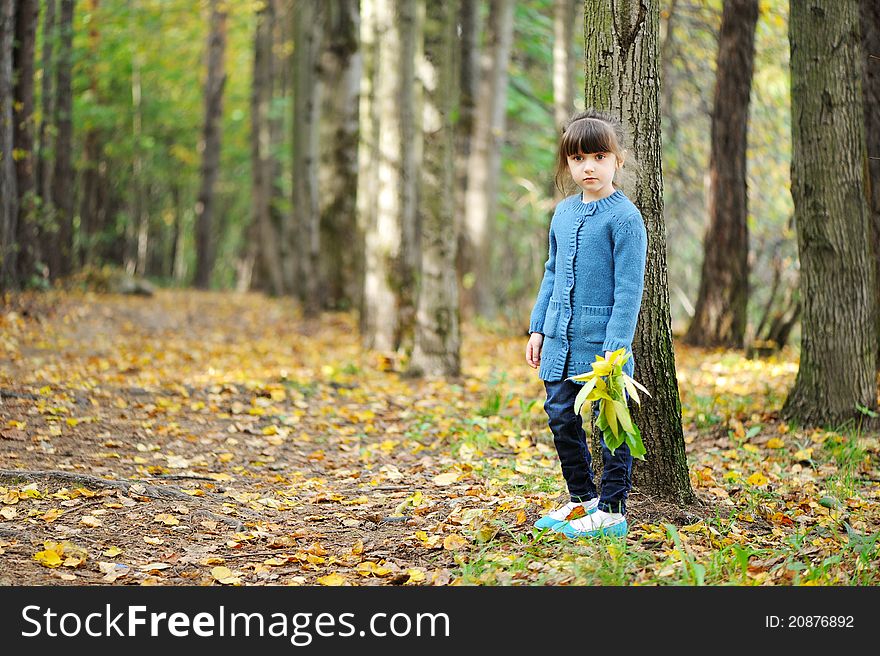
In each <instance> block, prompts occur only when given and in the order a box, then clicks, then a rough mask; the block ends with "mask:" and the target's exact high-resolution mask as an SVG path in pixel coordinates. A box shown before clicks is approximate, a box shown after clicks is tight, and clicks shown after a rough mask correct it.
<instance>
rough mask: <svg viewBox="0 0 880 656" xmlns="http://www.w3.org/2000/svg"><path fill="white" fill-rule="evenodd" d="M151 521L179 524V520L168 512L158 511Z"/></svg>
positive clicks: (167, 524) (170, 524)
mask: <svg viewBox="0 0 880 656" xmlns="http://www.w3.org/2000/svg"><path fill="white" fill-rule="evenodd" d="M153 521H154V522H161V523H162V524H165V526H177V525H178V524H180V520H179V519H177V517H175V516H174V515H171V514H169V513H159V514H158V515H156V516H155V517H154V518H153Z"/></svg>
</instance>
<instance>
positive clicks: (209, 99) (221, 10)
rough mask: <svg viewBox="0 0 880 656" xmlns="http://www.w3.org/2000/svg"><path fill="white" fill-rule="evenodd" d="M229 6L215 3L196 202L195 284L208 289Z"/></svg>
mask: <svg viewBox="0 0 880 656" xmlns="http://www.w3.org/2000/svg"><path fill="white" fill-rule="evenodd" d="M225 7H226V3H225V2H222V1H220V0H212V1H211V34H210V37H209V39H208V77H207V80H206V81H205V126H204V131H203V133H202V171H201V176H202V185H201V189H200V190H199V196H198V201H197V202H196V222H197V225H196V276H195V285H196V287H198V288H200V289H207V288H208V287H209V286H210V284H211V270H212V269H213V268H214V240H213V235H212V225H213V223H214V183H215V182H216V180H217V173H218V170H219V168H220V137H221V130H220V128H221V125H220V121H221V119H222V117H223V87H224V86H225V84H226V69H225V62H224V55H225V52H226V9H225Z"/></svg>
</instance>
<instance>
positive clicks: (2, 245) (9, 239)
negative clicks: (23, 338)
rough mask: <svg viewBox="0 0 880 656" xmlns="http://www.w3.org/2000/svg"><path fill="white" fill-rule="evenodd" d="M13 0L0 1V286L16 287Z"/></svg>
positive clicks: (5, 287) (16, 209) (16, 196)
mask: <svg viewBox="0 0 880 656" xmlns="http://www.w3.org/2000/svg"><path fill="white" fill-rule="evenodd" d="M14 39H15V2H13V1H12V0H2V4H0V289H7V288H11V287H15V286H16V283H17V280H16V275H15V274H16V271H15V239H16V232H17V231H16V224H17V220H18V191H17V188H16V177H15V161H14V159H13V157H12V150H13V148H14V145H15V144H14V142H13V132H14V129H13V126H14V119H13V107H12V106H13V98H14V95H13V67H12V59H13V55H12V50H13V41H14Z"/></svg>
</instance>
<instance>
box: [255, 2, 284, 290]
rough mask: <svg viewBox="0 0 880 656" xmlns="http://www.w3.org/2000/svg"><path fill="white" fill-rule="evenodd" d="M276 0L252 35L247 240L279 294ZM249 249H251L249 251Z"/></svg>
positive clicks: (262, 273)
mask: <svg viewBox="0 0 880 656" xmlns="http://www.w3.org/2000/svg"><path fill="white" fill-rule="evenodd" d="M275 4H276V0H269V1H268V2H266V4H264V5H263V8H262V9H261V10H260V11H259V13H258V14H257V28H256V31H255V34H254V74H253V88H252V91H251V168H252V169H253V185H254V186H253V199H254V209H253V216H252V218H251V221H252V222H253V225H254V226H255V229H254V230H253V231H252V234H253V238H252V239H251V240H249V244H248V252H249V253H251V252H252V253H253V256H252V258H251V259H253V260H255V262H254V266H256V267H257V269H258V271H259V274H258V275H257V277H258V278H259V279H260V280H261V281H264V284H265V285H266V286H268V289H269V291H270V292H271V293H272V294H273V295H275V296H279V295H281V294H283V293H284V278H283V274H282V270H281V253H280V251H279V250H278V233H277V231H276V229H275V225H274V223H273V222H272V214H271V207H272V195H273V186H274V183H273V176H274V173H275V161H274V160H275V158H274V156H273V154H272V145H273V141H272V125H271V122H270V119H269V111H270V108H271V103H272V96H273V93H272V90H273V77H274V72H275V65H274V62H275V55H274V52H273V43H274V39H273V34H274V32H275V20H276V17H277V16H276V7H275ZM251 249H252V250H251Z"/></svg>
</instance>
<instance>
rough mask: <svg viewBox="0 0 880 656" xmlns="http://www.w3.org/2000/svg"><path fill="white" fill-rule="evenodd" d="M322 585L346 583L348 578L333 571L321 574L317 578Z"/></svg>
mask: <svg viewBox="0 0 880 656" xmlns="http://www.w3.org/2000/svg"><path fill="white" fill-rule="evenodd" d="M316 580H317V581H318V583H320V584H321V585H345V583H346V580H345V577H343V576H342V575H341V574H339V573H337V572H333V573H332V574H328V575H327V576H320V577H318V578H317V579H316Z"/></svg>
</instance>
